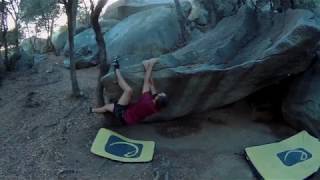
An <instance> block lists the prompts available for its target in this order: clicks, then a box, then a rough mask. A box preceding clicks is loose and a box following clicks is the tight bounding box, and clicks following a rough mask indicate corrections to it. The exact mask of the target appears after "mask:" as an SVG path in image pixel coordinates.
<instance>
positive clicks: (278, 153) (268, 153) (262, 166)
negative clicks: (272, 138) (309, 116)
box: [245, 131, 320, 180]
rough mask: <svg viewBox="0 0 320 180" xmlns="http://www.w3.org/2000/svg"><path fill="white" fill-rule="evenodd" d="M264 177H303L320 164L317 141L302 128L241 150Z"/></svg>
mask: <svg viewBox="0 0 320 180" xmlns="http://www.w3.org/2000/svg"><path fill="white" fill-rule="evenodd" d="M245 151H246V154H247V157H248V159H249V160H250V161H251V163H252V164H253V166H254V167H255V168H256V170H257V171H258V172H259V174H260V175H261V176H262V177H263V178H264V179H277V180H279V179H281V180H282V179H283V180H287V179H288V180H289V179H290V180H294V179H304V178H306V177H308V176H310V175H312V174H313V173H315V172H316V171H317V170H318V169H319V166H320V142H319V140H318V139H316V138H314V137H312V136H311V135H309V134H308V133H307V132H306V131H302V132H300V133H298V134H296V135H294V136H292V137H290V138H288V139H285V140H283V141H280V142H278V143H272V144H267V145H262V146H255V147H249V148H246V149H245Z"/></svg>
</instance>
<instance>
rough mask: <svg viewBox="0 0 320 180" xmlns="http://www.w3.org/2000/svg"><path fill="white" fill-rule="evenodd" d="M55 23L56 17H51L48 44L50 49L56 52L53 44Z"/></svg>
mask: <svg viewBox="0 0 320 180" xmlns="http://www.w3.org/2000/svg"><path fill="white" fill-rule="evenodd" d="M53 25H54V18H52V19H51V22H50V26H49V33H48V35H49V36H48V41H47V43H48V44H47V45H48V49H49V50H50V51H54V52H55V49H54V46H53V43H52V34H53Z"/></svg>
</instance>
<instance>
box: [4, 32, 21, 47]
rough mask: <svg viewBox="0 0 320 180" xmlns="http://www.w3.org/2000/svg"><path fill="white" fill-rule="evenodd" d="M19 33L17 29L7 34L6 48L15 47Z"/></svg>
mask: <svg viewBox="0 0 320 180" xmlns="http://www.w3.org/2000/svg"><path fill="white" fill-rule="evenodd" d="M18 37H19V32H18V31H17V29H13V30H10V31H8V32H7V34H6V38H7V43H8V46H11V45H15V42H16V41H17V40H18ZM2 38H3V37H2V32H1V31H0V43H1V42H3V39H2Z"/></svg>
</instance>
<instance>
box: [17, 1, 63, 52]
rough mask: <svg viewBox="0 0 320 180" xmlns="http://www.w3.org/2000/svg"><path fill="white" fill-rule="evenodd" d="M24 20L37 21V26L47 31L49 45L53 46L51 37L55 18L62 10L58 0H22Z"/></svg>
mask: <svg viewBox="0 0 320 180" xmlns="http://www.w3.org/2000/svg"><path fill="white" fill-rule="evenodd" d="M21 7H22V14H23V20H24V21H26V22H27V23H28V22H35V23H36V27H42V28H44V29H45V30H46V31H47V34H48V41H47V43H48V44H47V45H48V47H50V48H53V45H52V42H51V37H52V33H53V26H54V23H55V19H56V18H57V17H58V15H59V14H60V12H61V9H60V6H59V4H58V1H57V0H21Z"/></svg>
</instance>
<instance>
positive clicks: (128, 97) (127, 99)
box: [117, 88, 133, 106]
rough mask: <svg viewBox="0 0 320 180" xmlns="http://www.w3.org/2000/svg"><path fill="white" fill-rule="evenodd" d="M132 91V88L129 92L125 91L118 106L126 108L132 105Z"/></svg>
mask: <svg viewBox="0 0 320 180" xmlns="http://www.w3.org/2000/svg"><path fill="white" fill-rule="evenodd" d="M132 93H133V91H132V89H131V88H130V89H129V90H125V91H124V92H123V93H122V95H121V97H120V99H119V100H118V102H117V104H120V105H123V106H126V105H128V104H129V103H130V101H131V97H132Z"/></svg>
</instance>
